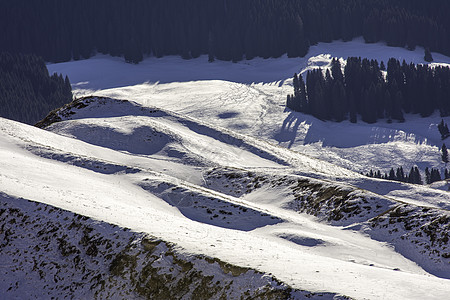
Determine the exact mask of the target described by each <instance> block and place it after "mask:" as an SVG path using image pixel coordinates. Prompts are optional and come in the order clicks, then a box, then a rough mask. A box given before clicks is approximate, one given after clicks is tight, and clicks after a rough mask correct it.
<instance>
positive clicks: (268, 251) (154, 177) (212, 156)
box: [0, 97, 449, 299]
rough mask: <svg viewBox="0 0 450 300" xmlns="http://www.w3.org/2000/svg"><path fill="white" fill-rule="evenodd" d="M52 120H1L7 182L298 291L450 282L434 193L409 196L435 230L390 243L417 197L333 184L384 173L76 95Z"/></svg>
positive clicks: (400, 291) (377, 294) (388, 290)
mask: <svg viewBox="0 0 450 300" xmlns="http://www.w3.org/2000/svg"><path fill="white" fill-rule="evenodd" d="M52 121H59V122H56V123H52ZM44 123H45V122H44ZM46 123H47V125H48V126H47V127H46V129H47V130H41V129H39V128H34V127H30V126H27V125H23V124H20V123H16V122H13V121H8V120H5V119H2V122H1V127H0V129H1V138H0V141H1V142H0V144H1V148H0V149H1V150H0V151H1V152H2V155H0V157H1V160H2V166H3V167H2V170H1V173H0V174H1V177H0V178H1V182H2V190H3V192H4V194H5V195H8V197H15V198H17V197H20V198H24V199H29V200H33V201H37V202H42V203H46V204H49V205H53V206H56V207H59V208H63V209H66V210H70V211H72V212H75V213H78V214H81V215H84V216H88V217H91V218H94V219H96V220H101V221H104V222H107V223H111V224H116V225H119V226H122V227H126V228H131V229H132V230H133V231H136V232H145V233H147V234H150V235H151V236H153V237H155V238H157V239H162V240H165V241H170V242H172V243H174V244H175V245H177V246H178V247H181V248H182V249H183V251H185V252H187V253H192V254H195V255H200V254H203V255H207V256H209V257H216V258H219V259H221V260H223V261H225V262H227V263H231V264H233V265H237V266H240V267H245V268H252V269H255V270H258V271H262V272H266V273H271V274H273V275H275V276H276V277H277V278H279V279H280V280H282V281H283V282H285V283H286V284H289V285H290V286H292V287H293V288H294V289H298V290H307V291H310V292H315V293H317V292H329V293H336V294H342V295H347V296H350V297H354V298H357V299H359V298H369V299H372V298H373V299H377V298H383V297H385V295H387V294H389V295H394V297H396V298H402V297H403V298H407V299H411V298H421V297H422V296H423V295H424V294H423V293H424V290H425V291H426V294H427V295H428V296H429V297H431V298H436V299H437V298H441V297H443V295H445V294H446V293H447V292H448V288H447V285H448V280H446V279H440V278H437V277H435V276H433V275H431V274H429V273H427V272H426V271H428V272H431V273H432V274H435V275H438V276H443V277H446V274H448V270H449V268H448V257H447V255H448V249H447V248H446V246H447V245H446V243H445V242H444V243H443V242H442V240H445V238H446V237H447V238H448V236H447V234H448V228H447V227H448V213H447V211H445V210H443V209H438V208H434V209H433V204H432V203H428V202H427V201H426V199H425V200H422V202H421V203H420V205H421V206H420V207H418V206H417V205H412V204H410V205H409V206H408V207H411V208H409V209H408V213H409V212H410V211H414V210H415V211H417V210H418V209H423V208H422V206H426V209H428V211H430V213H429V217H428V218H427V219H423V218H421V217H417V225H415V226H413V227H414V229H416V231H417V232H419V233H421V234H423V236H422V237H421V238H419V237H416V238H415V239H413V240H412V239H406V241H405V242H403V240H404V239H401V238H398V239H394V240H390V239H388V238H387V237H389V236H390V235H389V234H388V233H387V232H386V231H388V230H393V231H395V232H397V234H398V235H399V236H408V233H407V232H406V231H405V229H404V225H403V223H402V222H398V223H395V224H394V223H393V222H391V220H394V217H398V215H400V216H402V213H397V211H399V210H400V209H402V208H403V206H405V204H403V203H401V202H397V201H395V200H393V199H390V198H386V197H383V196H380V195H377V194H373V193H370V192H368V191H365V190H361V189H359V188H357V187H355V186H352V185H351V184H348V183H346V184H344V183H342V182H341V183H340V182H339V180H338V181H336V180H335V181H331V180H330V177H333V178H338V179H341V181H344V179H345V178H347V179H348V181H349V182H350V181H351V180H353V179H351V178H353V177H354V178H358V177H360V179H359V180H361V181H365V182H374V180H372V179H369V178H364V177H362V176H359V175H358V174H356V173H353V172H351V171H347V170H345V169H343V168H340V167H333V165H332V164H330V163H328V162H324V161H320V160H317V159H313V158H310V157H308V156H305V155H303V154H301V153H297V152H293V151H291V150H287V149H283V148H281V147H279V146H276V145H273V144H271V143H268V142H266V141H263V140H260V139H255V138H252V137H248V136H244V135H242V134H238V133H234V132H233V131H231V130H222V129H221V128H217V127H214V126H211V125H208V124H207V123H206V122H202V121H198V120H197V121H196V120H195V119H192V118H186V117H182V116H180V115H178V114H175V113H171V112H167V111H163V110H159V109H155V108H153V109H149V108H147V107H142V106H141V105H139V104H136V103H133V102H128V101H120V100H114V99H109V98H96V97H93V98H86V99H81V100H77V101H75V102H74V103H72V104H71V105H68V106H67V107H65V108H63V109H62V110H59V111H57V112H55V113H53V114H52V115H50V116H49V118H48V119H47V120H46ZM50 123H52V124H50ZM236 157H238V158H243V159H241V160H239V159H236ZM300 167H301V168H302V169H303V172H299V171H298V169H299V168H300ZM318 170H322V172H318ZM326 170H330V172H331V173H326ZM344 171H345V172H344ZM299 173H302V174H303V176H299V175H298V174H299ZM305 174H315V176H316V177H317V178H316V179H312V178H311V177H309V176H305ZM355 180H356V179H355ZM379 184H381V185H383V184H390V183H389V182H383V181H381V182H379ZM428 190H430V192H432V191H433V190H431V189H428ZM443 193H444V192H443ZM400 206H401V207H400ZM296 211H299V212H307V213H309V214H312V215H315V216H317V218H314V217H310V216H307V215H304V214H298V213H297V212H296ZM391 211H395V212H396V213H395V214H390V212H391ZM436 218H437V219H439V220H440V222H438V223H436V222H435V223H436V224H435V227H430V226H427V223H428V222H434V221H435V220H436ZM446 218H447V219H446ZM385 219H386V220H387V222H388V223H389V225H390V226H386V227H383V222H384V220H385ZM320 220H322V222H320ZM324 222H325V223H324ZM327 223H328V224H327ZM333 225H334V226H333ZM336 225H337V226H336ZM342 226H344V227H342ZM446 226H447V227H446ZM430 228H431V229H433V228H434V229H440V230H439V233H438V234H437V235H436V236H434V237H433V238H431V237H429V236H427V235H426V233H422V232H426V230H431V229H430ZM370 236H372V237H373V238H374V239H376V240H380V241H382V243H380V242H377V241H376V240H372V239H371V238H370ZM416 240H417V241H418V242H419V243H421V245H420V246H419V247H415V246H414V243H415V242H416ZM387 241H388V242H390V245H389V244H386V243H385V242H387ZM430 245H431V247H430ZM393 246H394V247H396V248H394V247H393ZM413 246H414V247H413ZM427 246H428V248H427ZM422 252H423V253H422ZM399 253H401V254H399ZM74 255H75V254H74ZM422 268H424V269H425V270H426V271H424V269H422ZM354 274H356V275H354ZM374 282H383V284H382V285H380V284H379V283H378V284H375V283H374ZM405 282H406V284H405ZM417 282H421V284H422V287H421V288H420V290H419V289H417ZM423 285H425V286H426V288H424V287H423ZM398 286H402V287H401V288H399V287H398ZM367 287H370V288H367ZM292 297H294V296H292Z"/></svg>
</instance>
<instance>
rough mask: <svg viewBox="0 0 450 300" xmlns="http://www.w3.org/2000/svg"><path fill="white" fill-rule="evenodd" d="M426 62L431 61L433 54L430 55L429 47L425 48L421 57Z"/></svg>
mask: <svg viewBox="0 0 450 300" xmlns="http://www.w3.org/2000/svg"><path fill="white" fill-rule="evenodd" d="M423 59H424V60H425V61H426V62H432V61H433V56H431V52H430V48H425V56H424V58H423Z"/></svg>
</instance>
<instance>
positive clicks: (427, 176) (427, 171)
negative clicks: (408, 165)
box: [425, 167, 431, 184]
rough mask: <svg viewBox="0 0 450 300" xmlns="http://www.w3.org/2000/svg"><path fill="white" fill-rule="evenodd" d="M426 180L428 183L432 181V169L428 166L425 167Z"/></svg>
mask: <svg viewBox="0 0 450 300" xmlns="http://www.w3.org/2000/svg"><path fill="white" fill-rule="evenodd" d="M425 182H426V184H430V183H431V173H430V169H428V167H426V168H425Z"/></svg>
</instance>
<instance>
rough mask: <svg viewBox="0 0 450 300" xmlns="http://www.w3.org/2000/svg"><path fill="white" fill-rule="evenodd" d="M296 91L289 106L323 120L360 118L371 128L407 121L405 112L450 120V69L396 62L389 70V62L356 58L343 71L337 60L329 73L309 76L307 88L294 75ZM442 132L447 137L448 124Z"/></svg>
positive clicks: (352, 58)
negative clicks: (437, 114) (379, 123)
mask: <svg viewBox="0 0 450 300" xmlns="http://www.w3.org/2000/svg"><path fill="white" fill-rule="evenodd" d="M385 70H386V71H385ZM293 86H294V94H293V95H288V96H287V102H286V106H287V107H288V108H290V109H292V110H294V111H299V112H303V113H307V114H311V115H313V116H315V117H317V118H319V119H322V120H334V121H337V122H341V121H343V120H345V119H349V120H350V122H352V123H355V122H357V115H360V116H361V119H362V121H364V122H367V123H375V122H376V121H377V120H378V119H387V120H388V122H392V120H397V121H400V122H403V121H404V120H405V119H404V116H403V113H413V114H420V115H421V116H422V117H428V116H430V115H431V114H432V113H433V112H434V111H435V110H439V112H440V114H441V116H443V117H444V116H449V115H450V99H449V98H448V95H450V68H448V67H442V66H435V67H431V66H428V65H422V64H418V65H416V64H413V63H409V64H408V63H406V62H405V61H404V60H403V62H402V63H400V61H399V60H397V59H395V58H391V59H389V61H388V63H387V68H386V66H385V65H384V62H381V63H378V62H377V61H376V60H369V59H366V58H364V59H361V58H360V57H350V58H348V59H347V63H346V65H345V68H344V72H342V67H341V63H340V61H339V60H337V59H333V60H332V62H331V68H329V69H328V68H327V69H326V70H322V69H320V68H319V69H315V70H311V71H308V72H307V76H306V83H305V81H304V80H303V77H302V76H301V75H300V76H298V75H297V74H294V78H293ZM441 127H442V128H441ZM440 128H441V129H440V131H441V134H443V135H445V134H447V133H446V131H445V130H446V129H445V125H441V126H440Z"/></svg>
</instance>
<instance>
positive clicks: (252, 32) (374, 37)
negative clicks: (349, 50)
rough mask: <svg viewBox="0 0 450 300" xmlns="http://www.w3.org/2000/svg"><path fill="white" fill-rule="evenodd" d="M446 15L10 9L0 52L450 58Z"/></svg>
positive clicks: (128, 7) (380, 0)
mask: <svg viewBox="0 0 450 300" xmlns="http://www.w3.org/2000/svg"><path fill="white" fill-rule="evenodd" d="M448 11H450V1H448V0H434V1H431V2H430V1H423V0H371V1H367V0H334V1H329V0H248V1H242V0H217V1H210V0H190V1H185V0H133V1H123V0H96V1H91V0H76V1H58V0H40V1H29V0H4V1H0V28H2V34H1V35H0V51H8V52H12V53H33V54H36V55H39V56H42V57H43V58H44V60H45V61H50V62H62V61H68V60H71V59H75V60H77V59H82V58H88V57H90V56H92V55H94V54H95V53H104V54H110V55H113V56H124V57H125V59H126V60H127V61H129V62H133V63H137V62H139V61H140V60H142V58H143V55H154V56H157V57H161V56H165V55H181V56H182V57H184V58H186V59H188V58H195V57H198V56H199V55H201V54H209V59H210V60H213V59H220V60H233V61H238V60H241V59H244V58H246V59H252V58H253V57H256V56H259V57H264V58H268V57H278V56H281V55H283V54H285V53H287V54H288V56H290V57H297V56H304V55H305V54H306V53H307V51H308V49H309V46H310V45H313V44H316V43H317V42H331V41H332V40H335V39H343V40H344V41H348V40H351V39H352V38H354V37H357V36H363V37H364V39H365V41H366V42H368V43H373V42H378V41H385V42H386V43H387V44H388V45H389V46H399V47H407V48H409V49H414V48H415V47H416V46H418V45H420V46H424V47H426V48H429V49H430V50H431V51H437V52H441V53H443V54H446V55H450V40H449V39H448V38H447V37H448V35H449V34H450V18H449V17H448V15H447V13H448ZM394 96H395V95H394Z"/></svg>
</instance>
